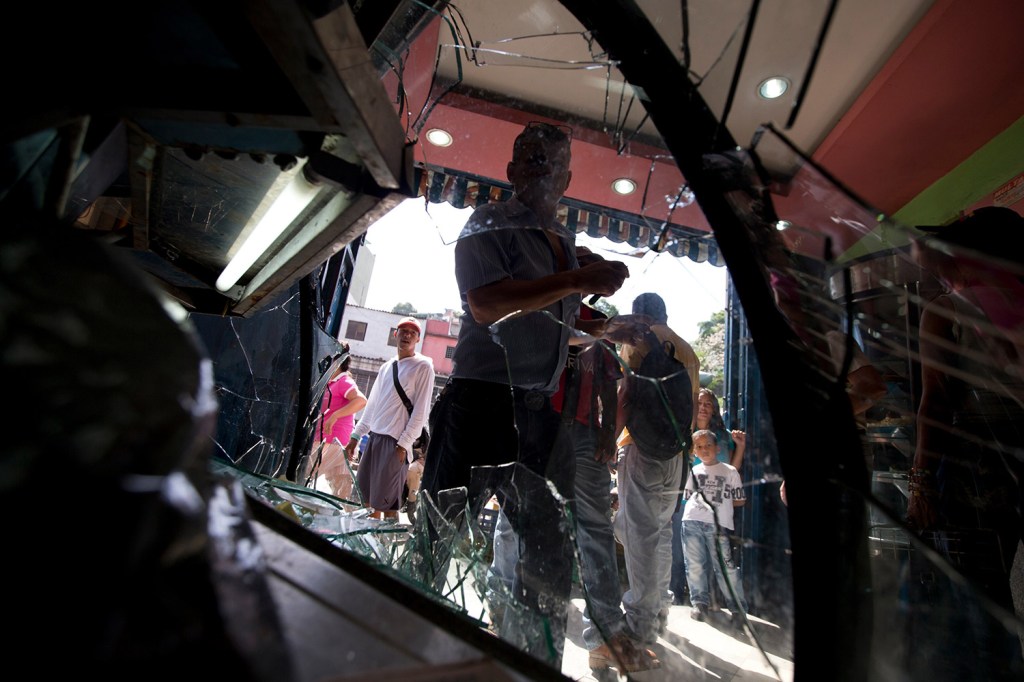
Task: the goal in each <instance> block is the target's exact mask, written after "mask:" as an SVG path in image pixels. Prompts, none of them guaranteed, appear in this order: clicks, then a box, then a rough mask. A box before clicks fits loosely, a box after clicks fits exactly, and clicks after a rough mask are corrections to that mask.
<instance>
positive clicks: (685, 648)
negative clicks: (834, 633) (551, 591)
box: [562, 599, 793, 682]
mask: <svg viewBox="0 0 1024 682" xmlns="http://www.w3.org/2000/svg"><path fill="white" fill-rule="evenodd" d="M573 605H574V606H575V607H576V608H575V609H573V610H572V611H571V612H570V614H569V624H568V625H569V627H568V633H567V634H568V638H567V640H566V643H565V653H564V655H563V657H562V672H563V673H564V674H565V675H566V676H568V677H570V678H572V679H574V680H595V681H597V682H608V681H610V680H618V679H624V676H622V677H620V676H619V675H618V674H617V673H616V672H615V671H614V670H607V671H604V672H594V671H591V669H590V666H589V664H588V656H587V650H586V649H585V648H584V647H583V640H582V638H581V637H580V626H581V616H582V612H583V600H582V599H574V600H573ZM728 622H729V616H728V612H726V611H722V612H718V613H712V614H711V617H710V619H709V621H708V622H703V623H702V622H698V621H695V620H693V619H691V618H690V607H688V606H673V607H672V609H671V611H670V613H669V618H668V627H667V628H666V631H665V633H664V634H663V635H662V636H661V637H660V638H659V639H658V642H657V643H656V644H655V645H654V646H652V647H651V649H652V650H653V651H654V652H655V653H656V654H657V655H658V658H659V660H660V661H661V667H660V668H659V669H657V670H650V671H646V672H641V673H633V674H632V675H630V676H629V679H635V680H640V681H648V680H649V681H651V682H660V681H661V680H715V681H716V682H763V681H767V680H781V681H782V682H790V681H791V680H792V679H793V662H792V661H791V660H790V658H789V655H790V654H789V644H788V642H789V641H790V640H789V638H788V637H787V636H786V633H783V632H782V631H781V630H780V629H779V627H778V626H776V625H773V624H772V623H769V622H767V621H764V620H761V619H759V618H757V617H754V616H751V617H750V623H751V625H752V627H753V629H754V633H755V635H756V636H757V638H758V641H759V642H760V643H761V647H762V648H763V649H764V651H763V652H762V651H761V650H759V649H758V648H757V647H756V646H755V645H754V643H753V640H751V638H750V635H749V634H742V635H741V634H738V633H735V632H733V631H732V630H731V629H730V628H729V625H728Z"/></svg>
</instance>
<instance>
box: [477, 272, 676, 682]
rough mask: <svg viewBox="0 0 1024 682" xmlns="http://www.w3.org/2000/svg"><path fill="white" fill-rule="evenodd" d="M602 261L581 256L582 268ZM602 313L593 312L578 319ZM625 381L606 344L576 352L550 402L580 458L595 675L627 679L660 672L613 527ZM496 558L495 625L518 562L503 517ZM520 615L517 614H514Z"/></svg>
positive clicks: (491, 588)
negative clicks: (641, 639)
mask: <svg viewBox="0 0 1024 682" xmlns="http://www.w3.org/2000/svg"><path fill="white" fill-rule="evenodd" d="M591 257H593V258H600V256H591V255H590V254H587V255H586V256H583V255H581V256H580V263H581V264H585V263H586V262H589V258H591ZM603 317H604V315H603V314H602V313H600V312H599V311H597V310H595V309H592V308H590V307H588V306H582V307H581V308H580V319H582V320H591V319H601V318H603ZM621 376H622V371H621V370H620V369H619V366H618V361H617V359H616V357H615V355H614V353H612V351H611V350H610V349H609V348H608V347H607V346H604V345H602V344H600V343H595V344H593V345H591V346H589V347H587V348H586V349H585V350H584V349H582V348H580V347H574V348H571V349H570V353H569V358H568V361H567V363H566V368H565V371H564V372H563V373H562V377H561V380H560V382H559V388H558V391H557V392H556V393H555V394H554V395H553V396H552V398H551V404H552V407H554V409H555V410H556V411H558V412H559V413H560V414H561V415H562V421H563V423H564V424H566V425H567V427H568V429H569V433H570V439H569V440H570V442H571V443H572V449H573V453H574V455H575V463H576V468H575V471H576V473H575V479H574V484H575V498H574V501H573V505H572V507H571V508H572V510H573V516H574V520H575V530H576V550H577V553H578V557H579V569H580V577H581V579H582V583H583V589H584V596H585V602H586V606H585V607H584V610H583V633H582V634H583V642H584V645H585V646H586V648H587V650H588V652H589V664H590V667H591V668H592V669H594V670H603V669H606V668H610V667H611V668H616V669H618V670H619V671H620V672H621V673H623V674H627V673H632V672H639V671H642V670H650V669H652V668H656V667H658V666H659V661H658V660H657V658H656V656H655V654H654V652H653V651H651V650H649V649H646V648H644V647H642V646H640V644H639V643H638V642H636V641H634V640H633V639H632V638H630V637H629V635H628V634H627V633H626V632H625V625H626V621H625V613H624V612H623V610H622V606H621V602H622V583H621V580H620V578H619V563H618V553H617V551H616V546H615V536H614V534H613V532H612V521H611V471H610V468H609V467H610V464H611V463H613V462H614V461H615V457H616V444H615V436H616V411H617V405H618V399H617V394H618V380H619V378H621ZM493 543H494V544H493V548H494V558H493V560H492V562H491V565H490V568H489V570H488V576H487V583H488V596H489V599H488V610H489V612H490V616H491V618H492V621H497V620H500V619H504V618H507V617H509V615H508V607H509V605H510V603H511V602H510V600H509V598H508V595H509V594H510V593H511V588H512V579H513V576H514V569H515V563H516V560H517V558H518V557H517V539H516V536H515V532H514V531H513V530H512V527H511V525H510V523H509V521H508V519H507V518H506V517H505V515H504V514H503V513H499V515H498V520H497V523H496V525H495V532H494V541H493ZM513 617H514V616H513Z"/></svg>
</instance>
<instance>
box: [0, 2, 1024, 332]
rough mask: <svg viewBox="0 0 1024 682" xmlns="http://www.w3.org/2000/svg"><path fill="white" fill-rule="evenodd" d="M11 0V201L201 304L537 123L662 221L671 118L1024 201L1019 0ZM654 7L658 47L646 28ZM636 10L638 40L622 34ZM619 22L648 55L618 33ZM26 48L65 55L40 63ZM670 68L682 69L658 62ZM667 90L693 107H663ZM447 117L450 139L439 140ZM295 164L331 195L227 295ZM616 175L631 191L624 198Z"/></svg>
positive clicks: (891, 197)
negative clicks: (562, 134)
mask: <svg viewBox="0 0 1024 682" xmlns="http://www.w3.org/2000/svg"><path fill="white" fill-rule="evenodd" d="M683 7H685V8H686V14H685V15H683V14H681V13H680V12H681V8H683ZM755 9H756V12H755ZM832 10H834V11H832ZM4 11H5V12H6V15H5V19H6V20H7V22H8V24H10V25H17V26H18V27H19V34H20V36H21V37H22V40H21V41H17V42H15V41H8V42H7V43H4V44H3V45H0V58H2V59H3V60H4V61H5V63H8V64H17V65H18V68H16V69H11V73H10V74H9V77H8V82H7V86H8V87H7V91H8V93H9V95H10V96H11V101H13V102H16V103H17V104H16V106H12V107H9V108H8V111H7V115H6V116H5V117H4V120H3V121H2V122H0V212H2V215H3V216H4V217H5V219H6V220H7V221H8V222H11V221H12V220H20V221H27V223H28V224H34V223H37V222H39V218H40V217H43V218H45V219H47V220H56V221H58V222H62V223H65V224H67V225H71V226H73V227H76V228H79V229H80V230H83V231H88V232H89V233H90V234H92V235H95V236H97V237H99V238H102V239H104V240H105V241H107V242H109V243H111V244H114V245H116V246H118V247H121V248H123V249H124V250H125V251H127V252H129V253H130V254H131V256H132V257H133V258H134V259H135V260H136V261H137V262H138V264H139V265H141V266H142V267H143V268H144V269H146V270H147V271H148V272H149V273H150V274H152V275H153V276H154V277H155V278H156V279H157V280H158V281H159V282H160V283H161V285H162V286H163V287H164V289H165V290H167V291H168V292H170V293H171V294H172V295H173V296H174V297H175V298H176V299H177V300H179V301H180V302H181V303H183V304H184V305H185V306H186V307H187V308H188V309H190V310H193V311H200V312H215V313H217V314H236V315H248V314H250V313H251V312H253V311H256V310H258V309H259V308H260V307H261V306H263V305H266V303H267V302H268V301H270V300H271V299H272V297H273V295H274V294H276V293H278V292H282V291H286V290H288V289H289V287H291V286H292V285H293V284H294V283H295V282H297V281H298V280H300V279H301V278H302V277H304V276H306V275H307V274H309V273H310V272H312V271H314V270H315V269H316V268H318V267H319V266H320V265H322V264H323V263H324V262H325V261H327V260H328V259H330V258H331V257H332V256H333V255H334V254H336V253H338V252H339V251H341V250H342V249H344V248H346V245H348V244H350V243H351V242H352V241H353V240H355V239H356V238H358V236H359V235H361V234H363V233H364V232H365V230H366V229H367V227H368V226H369V225H370V224H372V223H373V222H374V221H375V220H376V219H377V218H379V217H380V216H381V215H383V213H384V212H386V211H387V210H389V209H390V208H391V207H392V206H394V205H396V204H397V203H398V202H400V201H401V200H402V199H403V198H405V197H408V196H411V195H415V193H416V191H417V188H416V186H415V183H416V175H415V169H416V167H427V168H431V169H438V170H440V171H442V174H443V175H446V176H450V175H453V174H454V175H458V176H463V177H466V176H469V177H473V178H478V179H484V180H489V181H494V182H497V183H500V182H502V181H504V180H505V167H506V164H507V162H508V159H509V156H510V152H511V148H512V141H513V139H514V137H515V135H516V134H518V132H519V131H520V130H521V129H522V126H523V125H524V124H525V123H527V122H528V121H530V120H534V119H541V120H548V121H555V122H563V123H566V124H568V125H571V126H572V127H573V129H574V141H573V163H572V171H573V179H572V183H571V185H570V188H569V191H568V197H569V198H570V199H571V200H573V201H576V202H577V203H578V204H580V205H582V206H584V207H590V208H591V209H593V210H595V211H599V212H600V211H611V212H617V214H618V215H626V216H627V217H636V218H637V221H638V222H640V223H644V224H648V225H649V224H650V223H651V221H655V222H657V223H659V224H660V223H662V222H670V223H672V224H676V225H680V226H684V227H687V228H692V229H693V230H696V231H698V232H707V231H709V230H710V229H711V226H710V225H709V223H708V220H707V219H706V218H705V215H704V213H703V211H702V210H701V208H700V205H699V204H700V200H699V198H698V200H697V201H694V200H693V197H692V196H691V195H689V194H688V193H687V192H685V191H684V188H686V187H687V186H688V182H687V180H686V179H685V178H684V177H683V176H682V173H681V171H680V169H679V167H680V166H681V165H683V164H681V163H680V164H678V165H677V162H676V160H675V159H674V158H673V157H672V155H671V154H669V153H668V151H667V149H668V146H669V145H666V144H665V143H664V142H663V137H664V138H665V139H669V138H671V139H672V140H673V141H674V145H672V146H673V149H676V148H678V147H677V146H675V145H678V143H679V142H680V140H681V139H683V140H685V139H686V138H687V136H688V137H689V138H690V139H700V140H701V141H702V142H703V143H705V144H704V147H705V148H708V149H715V150H725V149H730V148H732V147H733V146H736V145H739V146H747V145H749V144H750V142H751V138H752V136H753V135H754V133H755V131H756V130H757V129H758V127H759V126H760V125H762V124H765V123H770V124H772V125H773V126H774V127H775V128H776V129H778V130H779V131H781V132H782V134H784V135H785V136H786V137H787V138H788V139H790V140H792V142H793V143H794V144H795V145H796V146H797V147H798V148H799V149H801V150H803V151H804V152H805V153H806V154H809V155H811V156H812V157H813V159H814V160H815V161H816V162H818V163H819V164H821V165H822V166H823V167H824V168H825V169H827V171H829V172H830V173H831V174H832V175H833V176H834V177H835V178H836V179H837V180H838V181H839V182H840V183H842V184H843V185H845V186H846V187H848V188H849V189H850V190H851V191H852V192H853V193H854V194H856V195H859V196H860V197H861V198H863V199H864V201H866V202H867V203H868V204H870V205H871V206H873V207H875V208H877V209H879V210H880V211H881V212H884V213H886V214H889V215H895V216H896V218H897V219H898V220H902V221H904V222H905V223H907V224H925V223H929V224H934V223H939V222H944V221H946V220H949V219H951V218H952V217H954V216H955V215H956V214H957V212H958V211H961V210H964V209H968V208H970V207H972V206H977V205H984V204H985V203H1003V204H1005V205H1010V206H1011V207H1014V208H1016V209H1017V210H1018V211H1021V210H1022V209H1024V204H1022V202H1021V195H1022V194H1024V182H1022V176H1021V173H1022V171H1024V167H1022V165H1024V164H1022V159H1024V118H1022V114H1024V86H1022V83H1024V49H1021V43H1020V40H1019V36H1018V34H1019V27H1020V26H1024V3H1022V2H1019V0H934V1H930V0H900V1H899V2H892V1H891V0H858V1H856V2H855V1H853V0H847V1H846V2H836V3H828V2H825V1H824V0H819V1H815V2H811V0H761V1H759V2H758V1H756V0H742V1H741V0H688V1H687V2H678V1H677V0H617V1H616V2H602V3H596V2H592V0H561V1H558V0H502V1H501V2H497V1H495V0H459V2H446V1H445V0H429V1H426V0H376V1H375V2H351V3H347V2H344V1H343V0H305V1H304V2H294V1H293V0H225V2H220V3H202V2H192V1H191V0H152V1H151V2H146V3H138V2H132V1H131V0H110V1H109V2H105V3H100V4H98V5H93V4H78V5H74V4H73V5H68V6H65V7H62V11H61V12H59V13H56V12H53V11H52V8H51V7H50V6H48V5H43V4H36V5H31V4H30V5H18V6H17V7H15V6H13V5H12V6H11V7H9V8H7V9H6V10H4ZM577 16H580V17H584V20H585V21H586V22H587V23H588V24H592V25H597V24H600V25H601V26H602V27H603V29H602V30H604V31H605V33H603V34H602V33H601V32H600V31H598V30H597V29H595V32H594V33H590V32H588V31H586V30H585V29H584V28H583V27H582V25H581V22H580V21H578V20H577V19H576V18H575V17H577ZM644 16H645V17H646V18H647V19H648V20H649V21H650V26H652V27H653V28H654V30H655V31H656V33H651V34H649V35H650V37H648V38H646V39H645V40H647V41H648V43H649V44H650V48H648V47H647V44H644V45H639V46H638V45H637V42H639V41H640V40H641V38H639V35H642V34H644V32H645V31H647V29H648V25H647V24H646V23H644V22H638V21H636V19H637V18H641V19H642V18H643V17H644ZM620 17H621V21H622V25H623V26H626V25H628V26H630V28H629V29H623V30H628V31H630V35H636V36H637V38H636V42H633V43H630V42H628V41H623V40H622V36H621V35H615V34H614V33H610V32H608V26H609V25H612V26H616V25H618V24H617V23H615V22H609V19H613V20H618V19H619V18H620ZM829 18H830V20H828V21H826V20H827V19H829ZM826 24H827V30H823V27H824V26H826ZM600 35H605V36H608V38H609V39H608V40H607V41H606V42H609V43H615V44H617V45H618V46H619V49H620V51H626V52H630V51H631V52H630V58H629V59H626V60H625V61H621V62H620V61H619V60H620V57H619V55H616V54H614V53H608V52H606V50H605V48H604V47H602V46H601V44H600V40H599V36H600ZM684 37H685V38H684ZM819 38H821V40H820V41H819ZM660 42H663V43H664V45H667V46H668V48H667V50H666V48H665V47H664V46H661V45H660ZM24 44H32V45H40V46H43V45H45V46H46V49H45V50H39V51H38V53H34V54H33V57H32V58H31V59H26V58H25V54H24V53H23V50H22V47H21V46H22V45H24ZM819 45H820V50H819V49H818V47H819ZM637 48H640V49H637ZM647 54H657V55H659V58H658V59H647V60H646V61H645V55H647ZM680 64H684V65H685V64H688V69H687V70H686V71H682V70H681V69H679V65H680ZM812 67H813V68H812ZM620 68H622V70H623V71H624V72H628V73H631V74H632V78H633V80H634V81H637V82H643V83H644V84H645V88H646V90H645V89H644V88H638V87H633V86H631V85H626V84H624V79H623V77H622V75H621V73H620ZM638 68H639V69H647V71H637V70H636V69H638ZM663 69H665V70H669V71H671V70H675V72H676V73H677V75H676V76H668V75H665V76H664V78H665V79H666V80H665V81H664V82H662V81H659V80H658V79H659V78H660V77H662V76H661V74H660V72H661V71H662V70H663ZM682 74H689V76H688V78H689V82H690V83H693V84H695V85H696V87H691V86H690V85H688V84H687V83H686V82H683V81H684V80H685V79H684V77H683V76H682ZM770 75H781V76H784V77H786V78H787V79H789V81H790V82H791V87H790V89H789V90H788V91H787V93H786V94H785V95H783V97H781V98H779V99H777V100H774V101H767V100H764V99H761V98H759V97H758V96H757V95H756V85H757V84H758V83H759V82H760V81H761V80H762V79H763V78H765V77H767V76H770ZM674 83H679V87H678V88H676V87H674V86H673V84H674ZM663 86H667V87H663ZM653 91H659V92H660V97H657V98H654V97H651V98H649V97H648V96H647V92H653ZM666 91H668V92H669V93H673V92H678V93H681V94H680V95H679V97H684V96H685V97H686V98H687V99H685V100H680V101H674V102H671V103H669V104H668V105H666V103H665V102H666V101H667V100H671V99H672V97H671V96H670V97H666V96H665V95H666ZM691 93H692V94H691ZM645 105H650V106H649V107H648V109H649V110H650V111H651V112H652V118H654V119H656V120H658V121H659V129H655V127H654V126H653V125H652V123H651V119H649V118H648V117H647V112H646V111H645ZM677 111H678V116H676V115H675V114H676V112H677ZM396 112H397V116H396ZM677 119H678V120H677ZM790 119H793V120H792V121H790ZM709 122H710V124H709ZM712 124H713V126H714V127H713V128H712V127H710V125H712ZM430 128H443V129H447V130H449V131H451V132H452V134H453V136H454V141H453V143H452V144H451V145H450V146H448V147H436V146H433V145H431V144H429V143H427V142H426V140H425V135H424V133H425V132H426V131H427V130H429V129H430ZM659 133H660V134H659ZM758 151H759V153H762V154H763V155H764V158H765V161H766V164H767V165H768V166H769V168H770V169H771V170H772V171H773V173H775V175H776V177H778V178H786V177H788V176H789V175H792V174H794V173H795V168H796V167H795V166H794V165H793V160H794V159H793V156H792V155H791V154H786V155H778V156H776V155H774V154H773V152H772V150H770V149H761V148H759V149H758ZM297 168H301V169H302V172H301V174H302V177H303V178H304V179H305V180H304V181H303V182H307V181H308V182H309V183H311V184H312V185H313V186H314V187H315V192H313V190H310V192H311V194H310V196H311V197H312V198H311V199H310V200H309V203H308V204H306V205H305V207H304V208H302V209H301V210H300V211H299V213H298V214H297V215H296V216H295V217H293V218H290V219H289V221H287V224H282V225H281V228H282V231H281V232H280V233H279V234H278V236H276V237H274V238H273V241H272V242H271V244H270V246H268V247H266V249H265V250H264V251H263V252H261V253H260V255H259V256H258V257H257V258H256V260H255V261H253V262H252V264H251V265H249V266H248V267H247V268H244V272H242V273H241V274H240V276H239V279H238V281H237V283H235V284H223V285H221V286H219V287H218V286H217V282H218V280H220V279H221V278H222V277H223V276H224V271H225V270H226V269H228V268H227V266H228V265H229V264H230V262H231V261H232V259H233V258H234V257H235V255H236V254H237V252H238V251H239V250H240V249H241V247H242V245H243V244H245V243H247V242H248V241H249V235H250V234H251V233H252V232H254V231H258V230H257V222H258V218H259V216H261V215H264V213H265V212H266V213H269V212H270V211H269V207H270V205H271V203H270V202H271V199H272V197H273V196H274V195H275V194H276V192H277V191H278V188H280V187H282V186H287V184H288V182H290V180H289V178H291V177H292V175H295V174H297V172H296V169H297ZM692 168H693V166H691V169H692ZM619 177H629V178H632V179H634V180H635V181H636V182H637V185H638V189H637V191H636V192H634V193H633V194H630V195H627V196H620V195H616V194H614V193H612V192H611V190H610V185H611V182H612V180H614V179H616V178H619ZM296 182H297V181H296ZM592 215H593V214H592ZM641 241H643V240H641ZM631 243H632V241H631ZM645 243H646V242H645ZM849 246H851V245H850V244H844V245H843V248H844V249H845V248H847V247H849Z"/></svg>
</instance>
